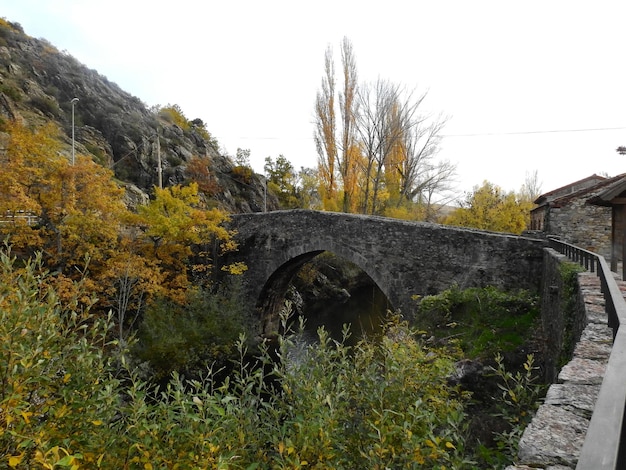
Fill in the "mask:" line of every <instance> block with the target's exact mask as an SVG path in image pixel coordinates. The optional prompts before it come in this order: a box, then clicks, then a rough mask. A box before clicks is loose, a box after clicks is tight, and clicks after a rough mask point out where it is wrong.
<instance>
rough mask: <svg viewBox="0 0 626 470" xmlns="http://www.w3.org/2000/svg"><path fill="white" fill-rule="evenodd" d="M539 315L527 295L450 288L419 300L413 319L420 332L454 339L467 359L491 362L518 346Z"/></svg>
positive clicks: (534, 301)
mask: <svg viewBox="0 0 626 470" xmlns="http://www.w3.org/2000/svg"><path fill="white" fill-rule="evenodd" d="M538 315H539V302H538V298H537V296H536V295H534V294H532V293H530V292H529V291H526V290H519V291H515V292H506V291H503V290H501V289H498V288H496V287H485V288H469V289H464V290H461V289H459V287H458V286H453V287H451V288H450V289H447V290H445V291H443V292H442V293H440V294H437V295H434V296H428V297H424V298H423V299H421V301H420V303H419V307H418V312H417V314H416V316H415V317H416V323H417V325H418V326H419V328H421V329H423V330H425V331H426V332H428V334H431V335H434V336H435V337H436V338H439V339H441V338H445V339H455V340H456V341H458V343H459V345H460V347H461V349H462V350H463V351H464V352H465V353H466V355H468V356H469V357H483V358H491V357H493V356H494V355H495V354H496V353H499V352H506V351H512V350H514V349H515V348H516V347H518V346H520V345H521V344H522V343H523V342H524V341H525V339H526V338H527V336H528V334H529V332H530V331H531V327H532V326H533V324H534V322H535V320H536V318H537V317H538Z"/></svg>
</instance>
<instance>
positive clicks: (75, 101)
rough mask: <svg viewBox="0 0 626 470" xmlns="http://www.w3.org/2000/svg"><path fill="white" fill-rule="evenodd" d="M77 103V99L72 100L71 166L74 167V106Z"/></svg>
mask: <svg viewBox="0 0 626 470" xmlns="http://www.w3.org/2000/svg"><path fill="white" fill-rule="evenodd" d="M77 102H78V98H72V101H70V103H72V166H74V160H75V158H76V155H75V151H74V105H75V104H76V103H77Z"/></svg>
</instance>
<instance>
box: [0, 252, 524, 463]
mask: <svg viewBox="0 0 626 470" xmlns="http://www.w3.org/2000/svg"><path fill="white" fill-rule="evenodd" d="M47 277H48V275H46V274H43V273H42V270H41V259H40V258H37V259H35V261H33V262H27V263H24V264H22V263H19V262H18V261H17V260H16V259H15V258H11V255H10V251H9V250H8V249H5V250H3V251H2V252H1V253H0V312H1V313H0V314H1V315H2V317H1V318H0V320H1V321H0V339H1V341H0V348H1V351H0V352H1V354H0V378H1V379H2V380H1V381H0V456H1V457H0V461H1V464H0V465H2V466H8V467H9V468H17V469H23V468H29V469H30V468H48V469H52V468H57V467H59V468H75V469H78V468H111V469H113V468H115V469H118V468H129V469H134V468H137V469H140V468H141V469H154V468H172V469H174V468H181V469H182V468H223V469H254V468H258V469H266V468H267V469H269V468H303V467H304V468H319V469H323V468H346V469H352V468H380V469H382V468H433V469H434V468H437V469H439V468H448V469H455V468H456V469H466V468H493V465H494V464H493V463H494V462H510V456H509V457H507V455H508V454H507V452H508V449H509V447H510V442H511V439H510V438H509V439H508V440H507V436H509V437H510V436H511V435H512V434H510V433H509V434H502V436H503V437H502V439H503V440H502V441H500V442H502V444H501V449H496V450H494V449H487V448H482V449H481V451H482V454H481V455H479V456H478V458H477V459H472V458H471V453H470V449H469V447H468V444H467V431H466V419H467V415H466V411H465V409H466V407H467V406H468V404H469V401H468V400H469V399H470V396H469V395H468V394H466V393H464V392H461V391H460V390H459V389H458V387H457V386H454V385H452V384H451V382H450V380H449V378H450V376H451V374H452V373H453V371H454V364H455V361H456V360H458V359H459V357H460V356H459V353H458V350H456V349H455V348H450V346H449V345H447V346H446V347H445V348H439V347H432V346H431V347H425V346H424V345H423V344H422V343H421V342H420V341H419V340H418V337H419V335H418V334H417V333H416V332H415V331H414V330H412V329H411V328H409V326H408V325H407V324H406V323H405V322H403V321H401V320H400V319H399V318H394V319H392V320H391V321H390V322H389V324H388V325H387V326H386V329H385V335H384V336H383V338H382V340H381V341H379V342H368V341H361V342H359V343H358V344H357V345H356V346H354V347H348V346H345V345H344V344H343V342H339V343H337V342H333V341H331V340H330V339H329V337H328V335H327V334H326V333H325V332H324V330H320V331H319V338H320V343H319V345H311V346H304V345H303V344H302V343H300V342H299V341H298V336H297V335H291V334H289V335H288V336H283V337H280V338H279V339H278V344H277V346H276V347H271V348H270V347H269V344H267V343H263V344H262V345H261V347H260V350H259V353H258V354H257V355H255V356H253V355H252V354H251V352H250V351H249V350H248V349H247V347H246V340H245V338H244V337H243V336H242V337H240V339H239V340H237V341H236V342H235V346H236V348H235V349H236V359H235V361H234V363H233V365H232V368H230V369H229V370H228V371H227V373H225V371H224V370H223V369H221V370H220V369H216V368H212V367H210V366H209V367H207V368H204V369H203V372H200V371H197V372H198V373H197V375H196V377H195V378H191V379H186V378H184V377H183V376H182V375H180V374H179V373H178V372H173V373H172V374H171V376H170V378H169V380H168V381H167V382H166V383H165V384H164V385H162V386H160V387H157V386H156V385H154V383H151V382H149V381H146V380H145V379H143V378H142V377H143V376H144V375H145V370H144V368H143V366H141V367H139V368H136V367H134V366H133V365H132V364H133V363H134V362H135V361H134V359H133V356H132V355H130V354H129V352H128V351H126V350H125V349H124V348H123V345H122V343H120V342H119V341H117V340H113V339H112V338H113V337H114V335H113V329H112V328H113V322H112V321H111V318H108V319H102V318H98V316H95V315H93V314H92V313H91V312H90V305H93V303H92V304H89V303H86V302H85V300H84V299H83V300H80V301H79V300H78V299H79V297H80V296H81V295H82V293H83V290H84V289H85V287H86V286H88V283H87V282H86V279H84V280H81V281H77V283H76V285H75V288H74V289H73V291H74V292H76V293H77V297H76V298H75V299H74V300H71V301H69V302H61V301H60V300H59V297H58V296H57V295H56V293H55V291H54V290H53V289H51V288H50V287H46V286H47V285H48V283H47V282H46V279H47ZM211 302H212V301H209V300H207V298H206V297H204V296H199V297H198V298H197V299H196V303H197V304H196V308H195V309H192V313H189V314H187V315H188V317H187V319H186V320H185V321H184V322H183V323H185V325H184V328H187V330H188V329H189V328H192V327H193V325H192V324H193V322H194V321H198V320H199V318H198V313H199V312H200V311H201V310H202V309H203V308H204V307H203V306H205V305H211ZM163 308H164V307H163ZM210 308H212V307H209V309H210ZM193 312H195V313H193ZM194 315H196V318H195V319H194ZM216 321H217V322H218V323H219V322H220V321H221V320H219V318H217V319H216ZM286 322H287V318H286V316H284V317H283V323H284V324H286ZM198 324H200V325H202V324H203V323H202V321H200V323H198ZM347 336H348V331H347V330H346V331H345V334H344V338H347ZM172 342H175V341H174V340H173V341H172ZM131 343H132V342H131ZM277 357H278V358H280V359H281V360H278V361H277V360H276V358H277ZM525 370H526V371H527V372H528V374H521V375H520V374H510V373H508V372H506V370H505V369H504V367H503V366H502V364H501V362H498V367H497V368H494V374H495V375H496V376H499V377H500V379H501V380H500V384H501V385H500V390H501V399H500V401H499V403H500V404H501V407H500V408H499V412H500V413H501V415H502V416H504V418H505V419H506V420H507V421H509V422H511V423H512V426H513V427H512V429H513V431H515V432H517V427H516V426H518V425H519V424H520V423H521V422H522V421H523V419H524V417H525V416H528V411H529V408H528V407H532V403H533V399H534V396H535V395H533V393H534V389H533V388H532V387H528V384H529V383H530V381H531V380H530V378H531V372H532V370H533V366H532V362H530V361H529V362H528V365H527V366H525ZM520 417H522V418H520ZM513 431H511V432H513ZM488 461H490V462H492V464H489V465H488V466H483V465H482V463H484V462H488ZM481 462H482V463H481ZM479 465H480V466H479ZM497 468H501V467H497Z"/></svg>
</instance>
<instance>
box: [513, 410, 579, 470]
mask: <svg viewBox="0 0 626 470" xmlns="http://www.w3.org/2000/svg"><path fill="white" fill-rule="evenodd" d="M588 426H589V421H588V420H587V419H585V418H582V417H580V416H578V415H577V414H575V413H573V412H571V411H568V410H566V409H564V408H562V407H558V406H553V405H547V404H544V405H543V406H541V407H539V410H537V414H536V415H535V417H534V418H533V420H532V422H531V423H530V424H529V425H528V427H527V428H526V430H525V431H524V434H523V436H522V438H521V440H520V442H519V451H518V456H519V459H520V461H522V462H524V463H526V464H528V465H530V466H532V467H537V466H541V465H566V466H570V467H575V466H576V462H577V461H578V456H579V455H580V450H581V449H582V446H583V442H584V440H585V433H586V432H587V428H588Z"/></svg>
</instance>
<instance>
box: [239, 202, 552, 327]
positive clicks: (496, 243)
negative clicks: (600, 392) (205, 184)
mask: <svg viewBox="0 0 626 470" xmlns="http://www.w3.org/2000/svg"><path fill="white" fill-rule="evenodd" d="M231 227H232V228H233V229H235V230H237V232H238V235H237V236H236V239H237V241H238V242H239V246H240V248H239V251H238V252H237V253H236V254H235V255H234V256H233V257H232V258H231V259H230V260H233V261H235V260H240V261H244V262H245V263H246V264H247V265H248V268H249V269H248V271H247V272H246V273H245V274H244V291H245V297H246V298H245V299H244V302H248V303H249V308H250V310H251V311H252V310H256V311H257V312H258V313H259V314H260V315H262V316H263V317H264V318H265V319H269V318H272V317H275V314H276V309H277V308H278V307H279V306H280V305H281V301H282V298H283V297H284V294H285V291H286V289H287V286H288V284H289V281H290V280H291V278H292V277H293V275H295V273H296V272H297V270H298V269H299V268H300V266H301V265H302V264H304V263H305V262H306V261H308V260H310V259H312V258H313V257H314V256H316V255H317V254H319V253H321V252H323V251H330V252H332V253H334V254H336V255H338V256H340V257H342V258H345V259H346V260H348V261H350V262H352V263H354V264H356V265H357V266H359V267H360V268H361V269H362V270H363V271H364V272H365V273H366V274H368V275H369V276H370V277H371V278H372V280H373V281H374V282H376V284H377V285H378V287H380V289H381V290H382V291H383V293H384V294H385V295H386V296H387V298H388V299H389V301H390V303H391V304H392V305H393V307H394V308H395V309H397V310H400V311H401V312H402V313H403V314H404V315H405V316H406V317H408V318H411V317H412V315H413V313H414V308H415V301H414V300H413V297H414V296H423V295H429V294H433V293H437V292H440V291H442V290H444V289H446V288H448V287H450V286H451V285H453V284H457V285H459V286H460V287H462V288H465V287H484V286H487V285H493V286H498V287H502V288H505V289H516V288H526V289H531V290H535V291H538V290H539V288H540V281H541V280H540V273H541V266H542V262H543V261H542V260H543V247H544V246H545V244H546V242H545V241H544V240H537V239H531V238H525V237H519V236H514V235H507V234H501V233H494V232H485V231H480V230H471V229H462V228H454V227H450V226H443V225H437V224H431V223H421V222H408V221H402V220H397V219H390V218H384V217H373V216H363V215H354V214H344V213H333V212H320V211H307V210H291V211H275V212H270V213H253V214H238V215H234V216H233V217H232V221H231ZM230 260H229V261H230ZM272 325H273V326H272ZM274 326H275V322H274V321H267V322H266V326H265V327H264V331H265V332H266V333H267V332H269V331H268V328H269V329H271V328H272V327H274Z"/></svg>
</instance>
